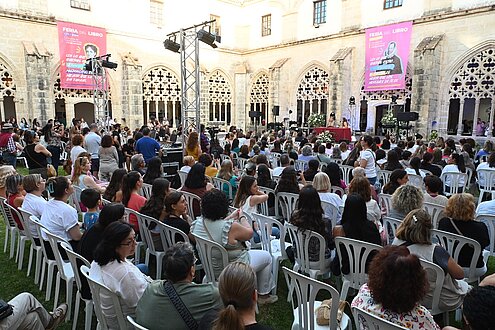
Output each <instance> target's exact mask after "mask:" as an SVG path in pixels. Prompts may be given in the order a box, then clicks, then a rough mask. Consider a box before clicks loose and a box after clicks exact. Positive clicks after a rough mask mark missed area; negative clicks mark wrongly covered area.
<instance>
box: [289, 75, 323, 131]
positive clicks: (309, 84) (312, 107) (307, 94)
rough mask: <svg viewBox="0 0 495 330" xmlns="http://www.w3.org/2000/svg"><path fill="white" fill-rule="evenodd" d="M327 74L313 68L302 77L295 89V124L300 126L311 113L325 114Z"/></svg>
mask: <svg viewBox="0 0 495 330" xmlns="http://www.w3.org/2000/svg"><path fill="white" fill-rule="evenodd" d="M329 84H330V83H329V77H328V72H326V71H325V70H323V69H321V68H319V67H314V68H312V69H310V70H309V71H308V72H306V74H305V75H304V77H303V79H302V80H301V82H300V83H299V87H298V88H297V95H296V99H297V122H298V124H299V125H302V124H303V123H305V122H306V121H307V120H308V117H309V115H311V114H313V113H319V114H324V115H325V116H326V114H327V108H328V86H329Z"/></svg>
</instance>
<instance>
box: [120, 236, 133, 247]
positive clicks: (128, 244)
mask: <svg viewBox="0 0 495 330" xmlns="http://www.w3.org/2000/svg"><path fill="white" fill-rule="evenodd" d="M133 244H136V237H133V238H131V239H130V241H128V242H127V243H122V244H120V245H121V246H131V245H133Z"/></svg>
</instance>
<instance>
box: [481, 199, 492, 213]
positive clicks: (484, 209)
mask: <svg viewBox="0 0 495 330" xmlns="http://www.w3.org/2000/svg"><path fill="white" fill-rule="evenodd" d="M480 214H495V199H494V200H491V201H486V202H482V203H480V204H479V205H478V207H477V208H476V215H480Z"/></svg>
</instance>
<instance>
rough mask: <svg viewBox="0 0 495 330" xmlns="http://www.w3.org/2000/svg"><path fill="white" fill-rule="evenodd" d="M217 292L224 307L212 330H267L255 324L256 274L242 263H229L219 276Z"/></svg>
mask: <svg viewBox="0 0 495 330" xmlns="http://www.w3.org/2000/svg"><path fill="white" fill-rule="evenodd" d="M218 290H219V291H220V297H221V298H222V302H223V304H224V306H225V308H224V309H223V310H221V311H220V313H219V314H218V317H217V319H216V320H215V322H214V324H213V328H212V329H213V330H232V329H236V330H242V329H250V330H269V329H271V328H269V327H266V326H263V325H261V324H258V323H256V302H257V300H258V292H257V290H256V274H255V273H254V271H253V269H252V268H251V266H249V265H248V264H245V263H242V262H233V263H230V264H229V265H228V266H227V267H225V269H224V270H223V271H222V273H221V274H220V278H219V279H218Z"/></svg>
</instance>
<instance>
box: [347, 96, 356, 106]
mask: <svg viewBox="0 0 495 330" xmlns="http://www.w3.org/2000/svg"><path fill="white" fill-rule="evenodd" d="M349 105H356V98H355V97H354V96H351V97H350V98H349Z"/></svg>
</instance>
